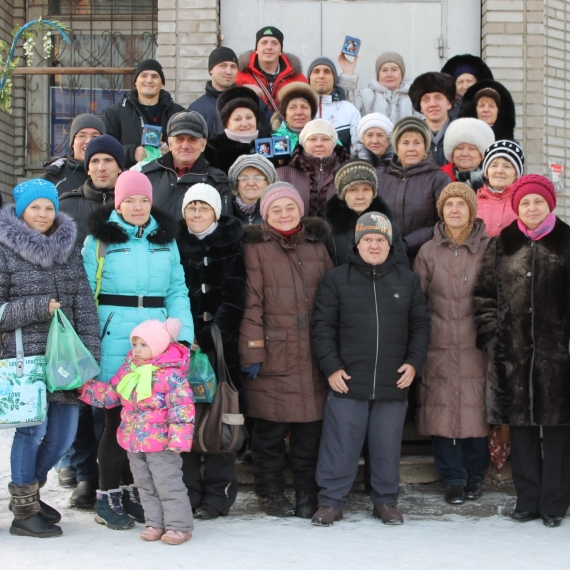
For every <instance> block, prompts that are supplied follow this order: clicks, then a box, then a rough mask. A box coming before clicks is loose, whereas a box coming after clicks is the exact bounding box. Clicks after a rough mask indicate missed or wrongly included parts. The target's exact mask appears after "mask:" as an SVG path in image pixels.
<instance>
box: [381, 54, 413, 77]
mask: <svg viewBox="0 0 570 570" xmlns="http://www.w3.org/2000/svg"><path fill="white" fill-rule="evenodd" d="M385 63H395V64H396V65H397V66H398V67H399V68H400V71H401V72H402V79H404V76H405V75H406V65H405V64H404V58H403V57H402V56H401V55H400V54H399V53H396V52H395V51H385V52H384V53H381V54H380V55H379V56H378V57H377V58H376V64H375V66H374V69H375V70H376V75H375V76H374V79H376V80H377V79H378V74H379V73H380V68H381V67H382V66H383V65H384V64H385Z"/></svg>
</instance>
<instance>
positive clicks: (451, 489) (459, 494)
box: [445, 485, 465, 505]
mask: <svg viewBox="0 0 570 570" xmlns="http://www.w3.org/2000/svg"><path fill="white" fill-rule="evenodd" d="M445 502H446V503H449V504H450V505H462V504H463V503H464V502H465V489H464V488H463V485H446V487H445Z"/></svg>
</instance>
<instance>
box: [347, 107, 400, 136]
mask: <svg viewBox="0 0 570 570" xmlns="http://www.w3.org/2000/svg"><path fill="white" fill-rule="evenodd" d="M372 127H378V128H379V129H382V130H383V131H384V132H385V133H386V136H387V137H388V139H390V135H391V134H392V129H393V128H394V124H393V123H392V121H391V120H390V119H389V118H388V117H386V115H383V114H382V113H368V115H364V117H362V119H360V121H358V125H357V126H356V132H357V133H358V138H359V139H360V140H362V137H363V136H364V133H365V132H366V131H367V130H368V129H371V128H372Z"/></svg>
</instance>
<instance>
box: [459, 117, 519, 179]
mask: <svg viewBox="0 0 570 570" xmlns="http://www.w3.org/2000/svg"><path fill="white" fill-rule="evenodd" d="M457 120H458V121H459V119H457ZM498 157H502V158H506V159H507V160H508V161H509V162H512V164H513V166H514V167H515V170H516V171H517V178H520V177H521V176H522V173H523V169H524V152H523V149H522V148H521V147H520V146H519V145H518V144H517V143H516V142H514V141H496V142H494V143H493V144H492V145H491V146H489V148H487V150H485V156H484V158H483V174H485V176H486V175H487V168H489V165H490V164H491V162H493V160H495V158H498Z"/></svg>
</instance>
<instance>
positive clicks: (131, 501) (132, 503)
mask: <svg viewBox="0 0 570 570" xmlns="http://www.w3.org/2000/svg"><path fill="white" fill-rule="evenodd" d="M121 488H122V489H123V506H124V507H125V511H127V514H128V515H129V516H130V517H131V518H132V519H135V521H137V522H138V523H142V524H144V522H145V521H144V510H143V506H142V504H141V498H140V495H139V490H138V489H137V487H135V486H134V485H125V486H124V487H121Z"/></svg>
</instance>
